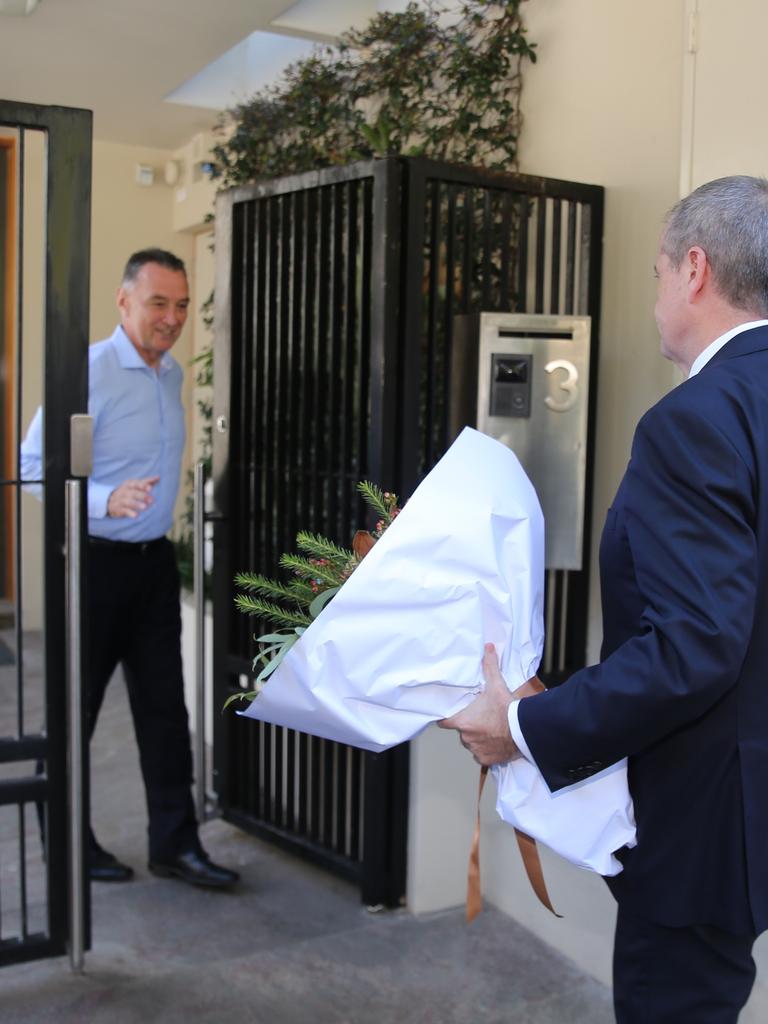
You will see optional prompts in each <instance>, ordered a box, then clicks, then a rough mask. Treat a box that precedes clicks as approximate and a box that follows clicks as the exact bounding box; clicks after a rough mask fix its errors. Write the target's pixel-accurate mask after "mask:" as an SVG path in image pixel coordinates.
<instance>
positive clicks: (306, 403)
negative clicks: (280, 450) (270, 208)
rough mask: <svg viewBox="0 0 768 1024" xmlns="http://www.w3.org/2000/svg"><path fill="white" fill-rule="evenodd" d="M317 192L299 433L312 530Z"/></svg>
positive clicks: (310, 207) (310, 232) (310, 220)
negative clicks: (300, 427)
mask: <svg viewBox="0 0 768 1024" xmlns="http://www.w3.org/2000/svg"><path fill="white" fill-rule="evenodd" d="M317 205H318V204H317V192H316V190H314V189H310V190H308V191H307V218H306V231H305V241H304V250H305V264H304V265H305V274H304V298H303V302H304V320H303V324H304V358H303V362H302V382H303V383H302V399H303V400H302V403H301V406H302V416H303V419H302V432H301V442H300V443H301V452H302V456H301V467H302V472H301V515H302V522H304V523H306V524H307V525H308V526H309V524H312V526H314V508H313V491H312V480H311V466H312V444H313V427H314V423H315V406H314V400H315V387H314V379H315V374H314V352H315V333H316V322H315V291H316V274H317V240H318V231H317V219H318V208H317Z"/></svg>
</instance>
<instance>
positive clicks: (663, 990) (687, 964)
mask: <svg viewBox="0 0 768 1024" xmlns="http://www.w3.org/2000/svg"><path fill="white" fill-rule="evenodd" d="M754 942H755V936H754V935H733V934H731V933H730V932H726V931H723V930H722V929H720V928H713V927H710V926H708V925H690V926H688V927H686V928H668V927H666V926H665V925H660V924H654V923H653V922H652V921H646V920H645V919H644V918H641V917H638V916H637V915H635V914H631V913H628V912H627V911H625V910H622V907H621V904H619V913H618V917H617V919H616V942H615V946H614V959H613V997H614V1007H615V1010H616V1020H617V1022H618V1024H736V1021H737V1020H738V1017H739V1011H740V1010H741V1009H742V1008H743V1006H744V1004H745V1003H746V1002H747V1000H748V999H749V993H750V991H751V990H752V984H753V982H754V980H755V963H754V960H753V959H752V946H753V944H754Z"/></svg>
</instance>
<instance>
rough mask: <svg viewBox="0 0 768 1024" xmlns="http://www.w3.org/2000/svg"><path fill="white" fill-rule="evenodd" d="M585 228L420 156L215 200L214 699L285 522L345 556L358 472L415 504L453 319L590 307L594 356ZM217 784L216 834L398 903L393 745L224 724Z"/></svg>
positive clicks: (530, 187)
mask: <svg viewBox="0 0 768 1024" xmlns="http://www.w3.org/2000/svg"><path fill="white" fill-rule="evenodd" d="M601 233H602V189H600V188H598V187H595V186H586V185H574V184H572V183H568V182H558V181H551V180H547V179H539V178H531V177H526V176H519V175H501V174H495V173H489V172H484V171H480V170H476V169H472V168H463V167H454V166H451V165H445V164H439V163H434V162H431V161H428V160H423V159H405V158H389V159H384V160H376V161H372V162H369V163H362V164H356V165H352V166H349V167H345V168H334V169H329V170H327V171H321V172H313V173H310V174H304V175H300V176H295V177H289V178H282V179H279V180H276V181H270V182H267V183H263V184H259V185H253V186H249V187H246V188H240V189H236V190H233V191H231V192H229V193H225V194H223V195H222V196H220V198H219V202H218V205H217V214H216V251H217V267H218V269H217V282H216V324H217V335H216V345H215V366H214V380H215V399H214V419H215V426H214V481H215V510H214V513H213V516H212V518H214V520H215V521H216V523H217V525H216V529H215V534H214V692H215V702H216V705H217V706H219V707H220V706H221V704H222V703H223V702H224V700H225V699H226V696H227V695H228V694H230V693H232V692H234V691H235V690H237V689H238V688H239V687H241V686H245V685H247V681H248V678H249V674H250V664H251V660H252V657H253V654H254V651H253V641H252V636H253V633H254V622H253V620H247V619H244V618H243V616H241V615H239V614H238V613H236V612H235V611H234V607H233V604H232V596H233V592H232V577H233V574H234V572H235V571H237V570H243V569H253V570H257V571H259V572H262V573H265V574H267V575H272V574H276V573H277V572H278V566H277V560H278V557H279V555H280V553H281V552H283V551H288V550H293V548H294V543H295V536H296V533H297V531H298V530H299V529H308V530H313V531H317V532H321V533H324V534H326V535H328V536H330V537H332V538H333V539H335V540H336V541H338V542H339V543H342V544H345V545H348V544H349V542H350V539H351V536H352V534H353V533H354V531H355V529H357V528H358V527H359V526H360V525H362V523H363V508H362V507H361V503H360V501H359V499H358V498H357V496H356V493H355V488H354V485H355V483H356V482H357V481H358V480H361V479H371V480H374V481H375V482H377V483H379V484H380V485H381V486H382V487H384V488H386V489H389V490H395V491H396V492H397V493H398V494H400V495H401V496H402V497H404V498H405V497H407V496H408V494H410V493H411V492H412V490H413V489H414V487H415V486H416V484H417V483H418V482H419V480H420V479H421V478H422V477H423V476H424V474H425V473H426V472H427V471H428V470H429V469H430V468H431V466H432V465H434V463H435V462H436V461H437V460H438V459H439V457H440V456H441V455H442V454H443V452H444V451H445V449H446V448H447V447H448V445H449V443H450V441H451V440H452V439H453V438H452V437H449V436H448V411H449V410H448V405H449V393H450V385H451V366H450V347H451V338H452V324H453V318H454V317H455V316H456V315H457V314H465V313H471V312H476V311H480V310H483V311H521V312H522V311H534V312H557V311H561V312H564V313H567V312H574V313H590V314H591V315H592V317H593V345H596V339H597V317H598V312H599V269H600V251H601ZM595 357H596V350H595V351H593V358H592V367H593V371H592V372H593V381H592V384H593V388H592V395H593V401H594V373H595V368H596V365H597V359H596V358H595ZM591 419H592V420H593V419H594V417H593V416H592V417H591ZM592 433H593V431H592ZM591 437H592V434H591V435H590V458H589V463H590V468H591V443H592V441H591ZM589 490H590V488H589V487H588V493H589ZM585 537H586V538H587V539H586V541H585V544H588V531H585ZM585 556H587V557H585V561H584V564H585V565H587V564H588V550H585ZM569 575H570V577H571V579H570V580H568V581H567V583H568V584H570V585H566V583H565V579H566V574H562V573H561V574H558V575H557V576H553V577H552V578H551V579H550V580H549V581H548V584H549V585H548V589H549V591H550V593H551V594H554V599H550V600H549V602H548V607H549V608H551V613H550V620H551V621H549V622H548V624H547V625H548V629H550V630H551V631H552V635H553V636H554V637H555V642H556V645H557V646H556V649H554V651H553V650H552V649H551V650H550V652H549V656H550V660H551V661H552V667H553V669H556V670H559V671H560V672H561V673H562V672H564V671H566V670H568V669H570V670H572V669H573V668H575V667H577V666H578V665H580V664H583V660H584V651H585V632H586V630H585V619H584V621H580V618H579V617H580V616H581V617H582V618H583V616H584V615H585V612H583V609H582V604H585V603H586V602H585V601H584V600H583V594H585V593H586V582H587V581H586V576H587V573H586V570H584V571H583V572H581V573H576V574H574V573H571V574H569ZM550 646H551V645H550ZM214 777H215V785H216V788H217V791H218V795H219V801H220V805H221V808H222V812H223V814H224V816H225V817H226V818H227V819H228V820H230V821H233V822H235V823H237V824H239V825H241V826H243V827H245V828H247V829H249V830H251V831H253V832H255V833H257V834H262V835H268V836H269V837H271V838H273V839H274V840H275V841H277V842H279V843H283V844H285V845H288V846H289V847H291V848H293V849H300V850H302V851H304V852H305V853H306V854H307V855H308V856H310V857H312V858H314V859H316V860H318V861H321V862H323V863H325V864H328V865H330V866H332V867H334V868H335V869H336V870H338V871H340V872H341V873H343V874H345V875H346V876H347V877H350V878H354V879H357V880H358V881H359V882H360V884H361V887H362V895H363V900H364V901H365V902H367V903H384V904H387V905H396V904H397V902H398V901H399V900H400V899H401V898H402V896H403V894H404V891H405V862H406V832H407V828H406V822H407V809H408V748H407V745H403V746H401V747H398V748H396V749H394V750H391V751H389V752H387V753H385V754H381V755H371V754H365V753H362V752H360V751H358V750H356V749H354V748H350V747H345V746H342V745H339V744H335V743H331V742H329V741H325V740H322V739H318V738H316V737H311V736H306V735H303V734H299V733H295V732H292V731H291V730H288V729H282V728H279V727H276V726H271V725H266V724H262V723H257V722H254V721H250V720H247V721H241V720H239V719H237V718H236V717H235V716H231V715H224V716H218V725H217V728H216V732H215V735H214Z"/></svg>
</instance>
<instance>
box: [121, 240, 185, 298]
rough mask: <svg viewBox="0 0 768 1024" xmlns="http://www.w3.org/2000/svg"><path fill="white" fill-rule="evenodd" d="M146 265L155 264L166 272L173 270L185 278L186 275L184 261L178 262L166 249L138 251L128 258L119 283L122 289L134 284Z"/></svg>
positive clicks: (177, 258)
mask: <svg viewBox="0 0 768 1024" xmlns="http://www.w3.org/2000/svg"><path fill="white" fill-rule="evenodd" d="M147 263H157V264H159V265H160V266H161V267H165V269H166V270H175V271H178V273H180V274H184V275H185V276H186V273H187V268H186V267H185V266H184V261H183V260H180V259H179V257H178V256H174V255H173V253H172V252H168V250H167V249H140V250H139V251H138V252H135V253H134V254H133V255H132V256H129V257H128V262H127V263H126V264H125V270H124V271H123V280H122V282H121V283H122V286H123V288H128V287H130V286H131V285H132V284H133V283H134V281H135V280H136V277H137V276H138V273H139V271H140V270H141V268H142V267H143V266H144V265H145V264H147Z"/></svg>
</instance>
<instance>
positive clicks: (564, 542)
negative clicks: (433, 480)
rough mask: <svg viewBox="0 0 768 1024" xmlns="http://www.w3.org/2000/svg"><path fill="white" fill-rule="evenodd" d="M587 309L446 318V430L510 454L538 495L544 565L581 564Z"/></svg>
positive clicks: (570, 566) (586, 387) (568, 566)
mask: <svg viewBox="0 0 768 1024" xmlns="http://www.w3.org/2000/svg"><path fill="white" fill-rule="evenodd" d="M590 331H591V322H590V318H589V317H586V316H578V317H574V316H545V315H537V314H528V313H479V314H474V315H472V316H462V317H457V318H456V319H455V320H454V338H453V345H452V351H451V388H450V395H451V407H450V417H449V418H450V429H451V436H452V437H453V436H455V435H456V434H458V432H459V431H460V430H461V428H462V427H464V426H465V425H467V424H468V425H470V426H473V427H476V428H477V429H478V430H482V431H483V433H485V434H489V435H490V436H491V437H495V438H497V439H498V440H499V441H501V442H502V443H503V444H505V445H507V446H508V447H509V448H511V449H512V451H513V452H514V453H515V455H517V457H518V459H519V460H520V462H521V463H522V466H523V468H524V469H525V471H526V473H527V474H528V476H529V478H530V480H531V482H532V483H533V485H534V487H535V488H536V491H537V493H538V496H539V501H540V502H541V507H542V510H543V512H544V520H545V530H546V532H545V544H546V565H547V568H548V569H581V568H582V552H583V541H584V497H585V492H586V456H587V414H588V403H589V348H590Z"/></svg>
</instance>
